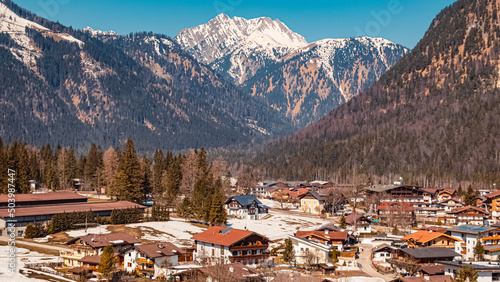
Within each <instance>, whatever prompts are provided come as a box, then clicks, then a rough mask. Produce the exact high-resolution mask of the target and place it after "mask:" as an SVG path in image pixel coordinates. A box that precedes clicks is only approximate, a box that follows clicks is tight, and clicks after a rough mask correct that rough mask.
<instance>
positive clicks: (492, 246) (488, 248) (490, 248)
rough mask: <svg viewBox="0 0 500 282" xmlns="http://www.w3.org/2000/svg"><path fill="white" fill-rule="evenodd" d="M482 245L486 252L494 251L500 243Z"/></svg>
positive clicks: (498, 247) (499, 246)
mask: <svg viewBox="0 0 500 282" xmlns="http://www.w3.org/2000/svg"><path fill="white" fill-rule="evenodd" d="M483 247H484V249H485V250H486V251H487V252H494V251H498V250H500V245H498V244H495V245H484V246H483Z"/></svg>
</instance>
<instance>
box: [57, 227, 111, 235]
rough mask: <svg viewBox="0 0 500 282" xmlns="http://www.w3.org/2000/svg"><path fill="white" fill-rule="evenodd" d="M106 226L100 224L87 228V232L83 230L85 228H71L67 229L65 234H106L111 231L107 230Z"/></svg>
mask: <svg viewBox="0 0 500 282" xmlns="http://www.w3.org/2000/svg"><path fill="white" fill-rule="evenodd" d="M107 227H108V226H107V225H101V226H97V227H92V228H87V232H85V228H84V229H79V230H71V231H67V232H66V234H68V236H69V237H80V236H85V235H88V234H108V233H111V231H109V230H108V229H107Z"/></svg>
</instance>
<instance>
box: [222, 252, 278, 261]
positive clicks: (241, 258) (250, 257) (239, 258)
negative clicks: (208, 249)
mask: <svg viewBox="0 0 500 282" xmlns="http://www.w3.org/2000/svg"><path fill="white" fill-rule="evenodd" d="M267 258H269V254H261V255H247V256H230V257H229V261H231V262H238V261H244V260H256V259H259V260H260V259H267Z"/></svg>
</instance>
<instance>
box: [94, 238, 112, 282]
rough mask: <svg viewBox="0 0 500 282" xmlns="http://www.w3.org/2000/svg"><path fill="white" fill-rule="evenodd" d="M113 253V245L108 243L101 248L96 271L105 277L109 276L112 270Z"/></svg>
mask: <svg viewBox="0 0 500 282" xmlns="http://www.w3.org/2000/svg"><path fill="white" fill-rule="evenodd" d="M114 260H115V254H114V251H113V247H112V246H111V245H108V246H106V247H104V249H103V250H102V255H101V261H100V262H99V268H98V271H99V272H100V273H101V274H102V275H103V276H104V277H105V278H109V277H110V276H111V274H112V273H113V271H114V263H115V261H114Z"/></svg>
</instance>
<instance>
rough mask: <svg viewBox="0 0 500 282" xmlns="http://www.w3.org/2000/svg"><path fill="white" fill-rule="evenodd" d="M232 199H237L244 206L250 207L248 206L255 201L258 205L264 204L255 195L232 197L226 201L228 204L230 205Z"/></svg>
mask: <svg viewBox="0 0 500 282" xmlns="http://www.w3.org/2000/svg"><path fill="white" fill-rule="evenodd" d="M231 199H235V200H236V201H238V203H240V204H241V205H242V206H248V205H250V204H252V203H253V202H254V201H256V202H257V204H258V205H262V203H261V202H260V201H259V200H258V199H257V197H255V196H254V195H243V196H235V197H230V198H229V199H228V200H227V201H226V204H227V203H229V202H230V201H231Z"/></svg>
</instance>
